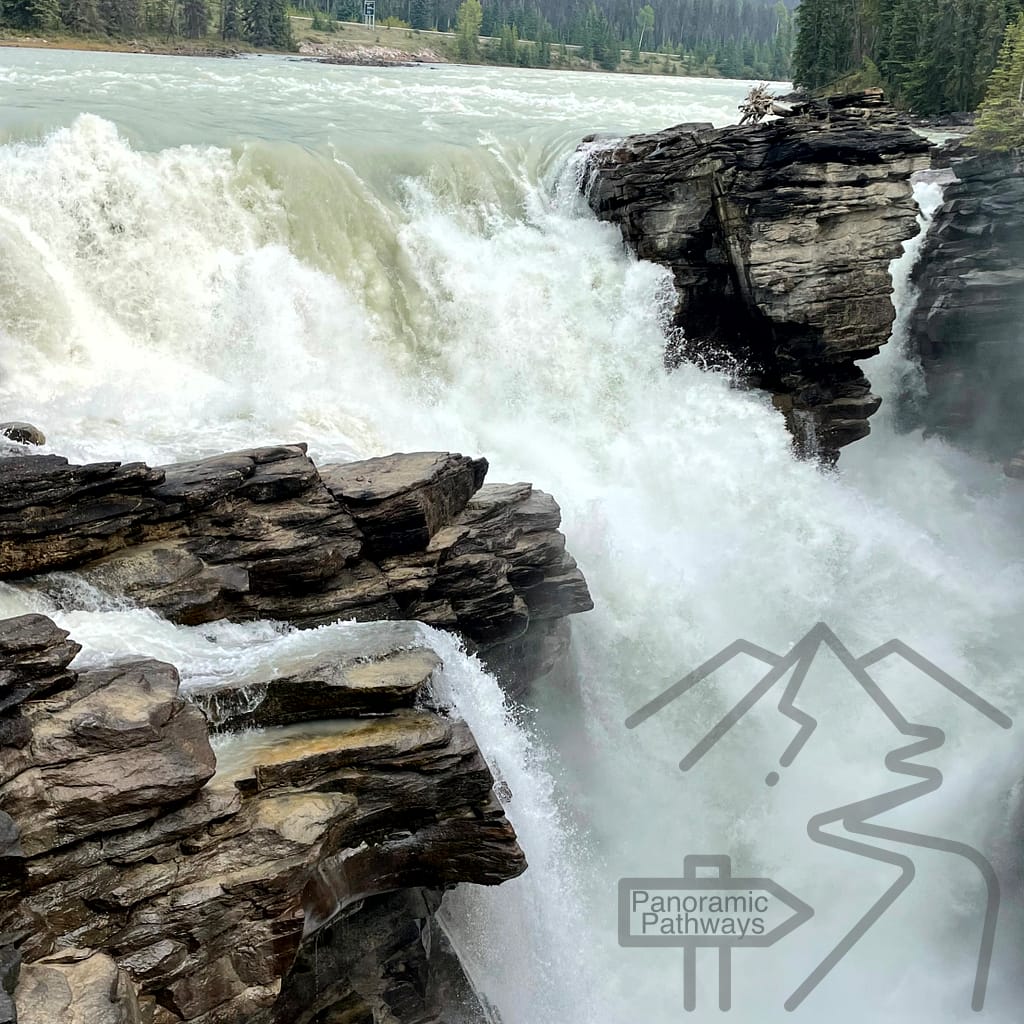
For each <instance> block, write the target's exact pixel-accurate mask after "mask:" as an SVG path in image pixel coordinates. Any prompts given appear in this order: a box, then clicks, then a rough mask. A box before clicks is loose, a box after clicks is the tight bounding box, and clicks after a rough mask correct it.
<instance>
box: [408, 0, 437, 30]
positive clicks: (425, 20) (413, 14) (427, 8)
mask: <svg viewBox="0 0 1024 1024" xmlns="http://www.w3.org/2000/svg"><path fill="white" fill-rule="evenodd" d="M409 23H410V24H411V25H412V27H413V28H418V29H425V28H427V29H429V28H433V25H434V5H433V3H432V2H431V0H412V4H411V6H410V8H409Z"/></svg>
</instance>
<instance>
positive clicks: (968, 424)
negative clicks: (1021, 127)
mask: <svg viewBox="0 0 1024 1024" xmlns="http://www.w3.org/2000/svg"><path fill="white" fill-rule="evenodd" d="M965 152H969V151H965V150H964V149H962V148H961V149H959V150H956V151H955V152H954V153H953V158H952V159H951V160H949V161H944V162H947V163H950V164H951V169H952V172H953V175H954V176H955V177H954V179H953V181H952V182H951V183H950V184H947V185H946V187H945V190H944V193H943V199H944V202H943V205H942V206H941V207H940V208H939V210H938V211H937V213H936V214H935V217H934V220H933V222H932V226H931V229H930V231H929V233H928V236H927V238H926V239H925V243H924V245H923V247H922V250H921V256H920V259H919V261H918V264H917V267H916V270H915V273H914V282H915V284H916V285H917V288H918V299H917V302H916V303H915V306H914V310H913V313H912V315H911V318H910V342H911V345H912V346H913V347H914V350H915V351H916V353H917V354H918V355H919V357H920V359H921V365H922V368H923V370H924V374H925V383H926V386H927V395H926V397H925V398H924V399H923V400H921V401H920V402H919V403H918V404H917V411H918V413H919V420H918V422H919V423H920V425H922V426H923V427H924V428H925V429H926V430H927V431H928V432H931V433H938V434H940V435H942V436H943V437H946V438H948V439H949V440H951V441H954V442H956V443H957V444H960V445H963V446H965V447H967V448H970V449H972V450H975V451H979V452H981V453H983V454H986V455H989V456H991V457H993V458H995V459H997V460H998V461H1000V462H1006V461H1007V460H1010V461H1009V462H1008V464H1007V472H1008V473H1009V475H1011V476H1017V475H1019V472H1020V471H1019V469H1018V465H1017V463H1016V462H1015V461H1013V460H1014V457H1015V456H1016V455H1017V452H1018V451H1019V450H1020V449H1021V446H1022V444H1024V400H1022V398H1021V396H1022V394H1024V342H1022V337H1021V320H1022V317H1024V156H1022V155H1021V154H1019V153H1006V154H980V155H979V154H974V155H971V156H969V158H967V159H964V153H965Z"/></svg>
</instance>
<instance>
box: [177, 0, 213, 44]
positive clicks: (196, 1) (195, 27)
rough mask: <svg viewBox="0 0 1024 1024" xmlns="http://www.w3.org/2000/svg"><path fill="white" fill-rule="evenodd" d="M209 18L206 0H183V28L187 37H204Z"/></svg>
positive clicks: (183, 32)
mask: <svg viewBox="0 0 1024 1024" xmlns="http://www.w3.org/2000/svg"><path fill="white" fill-rule="evenodd" d="M209 18H210V12H209V10H208V9H207V6H206V0H181V30H182V34H183V35H184V36H185V37H186V38H188V39H202V37H203V36H205V35H206V28H207V24H208V22H209Z"/></svg>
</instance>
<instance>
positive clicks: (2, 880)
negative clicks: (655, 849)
mask: <svg viewBox="0 0 1024 1024" xmlns="http://www.w3.org/2000/svg"><path fill="white" fill-rule="evenodd" d="M381 630H384V631H385V633H386V635H384V636H383V638H382V635H381ZM372 646H373V650H374V655H373V657H371V658H365V657H364V658H363V659H362V660H361V661H360V662H359V663H358V665H356V663H355V662H353V661H352V659H351V658H349V659H347V660H346V658H344V657H342V658H340V659H339V660H337V661H334V660H332V661H331V662H330V663H327V664H324V665H320V666H315V667H314V668H313V669H311V670H310V672H312V673H313V675H316V674H317V673H319V674H320V675H321V676H322V678H323V684H322V685H321V686H320V687H319V692H318V696H317V701H316V706H315V715H316V718H317V722H316V723H315V725H300V726H297V725H285V726H277V724H276V723H277V722H278V721H283V722H295V721H296V720H297V719H299V718H309V717H310V716H311V714H310V710H309V709H308V708H305V706H304V700H305V696H306V695H308V693H309V691H310V687H312V685H313V683H312V681H311V679H310V678H308V677H307V678H306V679H305V681H304V682H303V683H301V684H299V683H294V684H293V683H292V682H288V681H281V682H280V685H279V687H278V692H277V693H276V695H275V696H274V697H273V699H270V694H269V693H266V692H265V696H266V697H267V699H265V700H263V701H262V702H261V701H256V702H255V703H256V708H255V709H254V710H253V711H252V714H253V718H252V721H254V722H258V724H260V725H263V726H265V727H267V728H265V730H264V731H262V732H260V733H257V734H249V735H247V736H246V737H240V738H238V739H236V740H231V741H229V747H228V748H223V749H222V751H221V754H220V755H218V756H219V757H220V761H221V763H220V764H218V763H217V760H216V759H215V756H214V748H213V747H211V742H210V737H209V733H208V725H207V720H206V718H205V717H204V715H203V713H202V712H201V711H200V710H199V708H198V707H197V706H196V705H194V704H192V703H190V702H188V701H187V700H185V699H184V698H183V696H182V695H181V694H180V693H179V681H178V674H177V672H176V671H175V669H174V668H173V667H172V666H170V665H167V664H163V663H161V662H156V661H149V660H147V661H134V662H128V663H122V664H117V665H112V666H110V667H109V668H103V669H99V670H90V671H82V672H78V671H75V670H73V669H71V668H70V667H69V665H70V663H71V661H72V659H73V658H74V657H75V655H76V654H77V653H78V650H79V646H78V645H77V644H76V643H74V642H73V641H72V640H70V639H69V637H68V634H67V633H66V632H65V631H64V630H61V629H58V628H57V627H56V626H55V625H54V624H53V622H51V621H50V620H49V619H48V618H45V617H44V616H41V615H26V616H22V617H20V618H17V619H9V620H6V621H3V622H0V807H2V808H3V810H2V812H0V981H2V983H3V984H2V986H0V1020H2V1021H12V1020H13V1019H14V1016H13V1014H14V1006H16V1007H17V1013H18V1020H19V1022H20V1024H141V1022H147V1024H149V1022H152V1024H181V1022H186V1021H187V1022H191V1024H307V1022H313V1021H316V1022H319V1024H326V1022H327V1021H336V1022H341V1021H346V1022H353V1024H354V1022H371V1021H373V1022H390V1024H439V1022H440V1021H442V1020H444V1021H452V1020H456V1019H459V1020H461V1019H463V1018H461V1017H456V1016H454V1010H453V1008H452V1007H451V1006H450V1005H449V1006H447V1007H446V1006H445V1005H442V993H449V994H450V993H451V992H452V991H453V990H454V991H459V992H461V997H460V998H461V1000H462V1001H463V1002H464V1003H465V1004H466V1005H467V1006H469V1007H470V1011H471V1009H472V1006H471V1004H472V1001H473V1000H472V994H471V990H470V987H469V986H468V984H467V983H466V982H465V980H464V979H463V978H461V975H460V971H459V968H458V963H457V960H455V958H454V957H453V956H452V954H451V953H450V951H449V950H448V948H447V945H446V943H445V941H444V939H443V936H440V935H439V934H435V929H436V926H435V924H434V922H433V913H434V910H435V909H436V908H437V906H438V905H439V903H440V900H441V896H442V894H443V891H444V890H445V889H446V888H448V887H450V886H452V885H454V884H456V883H458V882H475V883H481V884H485V885H490V884H496V883H499V882H502V881H504V880H506V879H509V878H512V877H514V876H516V875H518V874H520V873H521V872H522V871H523V870H524V869H525V867H526V862H525V859H524V857H523V854H522V851H521V850H520V849H519V846H518V844H517V842H516V837H515V833H514V832H513V830H512V827H511V825H510V824H509V822H508V820H507V819H506V818H505V815H504V812H503V810H502V808H501V805H500V804H499V803H498V801H497V799H496V798H495V796H494V794H493V792H492V785H493V780H492V777H491V773H490V772H489V770H488V768H487V766H486V764H485V763H484V760H483V758H482V756H481V754H480V751H479V750H478V749H477V746H476V743H475V741H474V739H473V736H472V735H471V734H470V732H469V730H468V728H467V727H466V725H465V724H464V723H462V722H460V721H457V720H454V719H451V718H449V717H447V716H446V715H445V714H444V713H442V712H439V711H434V710H430V709H428V708H427V707H424V706H423V699H422V698H423V696H424V693H423V688H424V687H426V686H428V685H429V680H430V678H431V676H432V674H433V673H434V671H435V670H436V669H437V668H438V667H439V665H440V661H439V659H438V657H437V656H436V655H435V654H434V653H433V652H432V651H431V650H429V649H427V648H426V647H424V646H423V643H422V641H421V640H419V639H418V634H417V632H416V630H415V627H413V626H411V625H409V624H404V623H394V624H389V625H386V626H380V627H375V632H374V643H373V645H372ZM350 653H351V652H350ZM250 697H251V694H250ZM227 703H228V704H230V695H229V696H228V698H227ZM252 703H253V702H252V701H251V700H250V705H251V704H252ZM221 724H223V723H221ZM235 724H236V725H237V722H236V723H235ZM214 725H215V726H216V725H217V722H216V720H215V721H214ZM231 744H233V749H230V745H231ZM448 1002H449V1003H450V995H449V997H448ZM465 1019H467V1020H468V1019H479V1018H478V1017H476V1018H474V1017H472V1015H471V1014H470V1016H468V1017H466V1018H465Z"/></svg>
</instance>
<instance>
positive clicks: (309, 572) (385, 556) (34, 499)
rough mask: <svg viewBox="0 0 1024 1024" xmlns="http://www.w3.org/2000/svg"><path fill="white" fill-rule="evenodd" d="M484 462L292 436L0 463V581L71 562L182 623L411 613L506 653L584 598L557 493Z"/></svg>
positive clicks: (582, 605) (313, 620)
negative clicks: (334, 457)
mask: <svg viewBox="0 0 1024 1024" xmlns="http://www.w3.org/2000/svg"><path fill="white" fill-rule="evenodd" d="M486 471H487V463H486V461H485V460H483V459H471V458H468V457H466V456H463V455H459V454H452V453H447V452H421V453H411V454H396V455H391V456H388V457H386V458H377V459H370V460H367V461H365V462H358V463H348V464H332V465H327V466H323V467H321V468H318V467H317V466H316V465H315V464H314V463H313V461H312V460H311V459H310V458H309V457H308V456H307V454H306V449H305V446H304V445H277V446H272V447H265V448H256V449H251V450H247V451H241V452H233V453H230V454H226V455H219V456H214V457H212V458H208V459H202V460H198V461H194V462H188V463H179V464H175V465H170V466H163V467H159V468H151V467H149V466H145V465H143V464H141V463H130V464H126V465H121V464H118V463H113V462H111V463H97V464H92V465H86V466H74V465H70V464H69V463H68V462H67V460H66V459H63V458H60V457H59V456H55V455H36V456H27V457H25V456H23V457H20V458H17V459H14V458H7V459H3V458H0V579H16V578H20V577H25V576H36V577H38V576H41V575H42V574H46V573H52V572H55V571H58V570H70V569H74V570H77V571H78V573H79V574H80V576H81V577H82V578H83V579H84V580H86V581H87V582H88V583H90V584H92V585H94V586H96V587H99V588H100V589H101V590H103V591H105V592H108V593H111V594H115V595H120V596H124V597H127V598H130V599H132V600H134V601H136V602H138V603H139V604H143V605H147V606H149V607H151V608H154V609H155V610H156V611H158V612H160V613H161V614H162V615H165V616H166V617H167V618H169V619H171V620H172V621H174V622H178V623H183V624H188V625H196V624H199V623H203V622H210V621H213V620H216V619H221V618H227V619H231V620H233V621H245V620H252V619H277V620H283V621H287V622H290V623H294V624H296V625H299V626H304V627H309V626H318V625H322V624H325V623H329V622H334V621H336V620H338V619H340V618H354V619H357V620H359V621H371V620H377V619H419V620H421V621H424V622H427V623H429V624H431V625H435V626H439V627H442V628H445V629H450V630H453V631H455V632H458V633H459V634H461V635H462V636H463V637H464V638H465V639H466V641H467V643H468V644H469V645H470V647H471V649H473V650H475V651H479V652H480V653H481V654H482V655H483V656H484V657H486V656H487V654H488V653H489V652H492V651H493V652H495V657H496V661H503V662H507V661H508V660H509V659H508V658H507V657H505V658H504V659H502V658H501V655H502V651H503V649H504V648H506V647H507V646H508V645H509V644H511V643H517V644H518V645H519V646H520V647H521V646H522V645H523V643H524V640H523V638H524V637H526V636H528V635H530V627H531V625H536V624H538V623H540V622H545V621H549V620H553V619H560V618H563V617H565V616H567V615H571V614H573V613H576V612H580V611H585V610H587V609H589V608H590V607H592V602H591V599H590V595H589V593H588V591H587V585H586V581H585V580H584V578H583V575H582V573H581V572H580V571H579V569H578V567H577V565H576V563H575V561H574V560H573V559H572V557H571V556H570V555H569V554H568V553H567V552H566V551H565V538H564V536H563V535H562V534H561V533H560V532H559V524H560V519H561V516H560V512H559V509H558V506H557V504H556V503H555V501H554V500H553V499H552V498H551V497H550V496H549V495H547V494H544V493H543V492H540V491H535V490H534V489H533V488H532V487H531V485H529V484H515V485H511V486H509V485H484V483H483V481H484V476H485V474H486ZM36 585H39V586H43V587H46V586H47V585H48V584H47V583H46V581H45V579H44V580H42V581H39V582H37V583H36ZM65 599H67V596H66V595H65ZM541 632H543V631H541V630H535V631H533V635H540V634H541ZM551 651H553V648H551V647H550V645H545V646H543V647H541V648H539V649H538V651H537V652H534V656H533V657H532V658H531V663H532V664H535V665H536V670H537V671H540V672H543V671H547V670H548V669H550V667H551V665H550V664H549V663H548V659H547V656H546V655H547V654H548V653H550V652H551Z"/></svg>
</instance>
